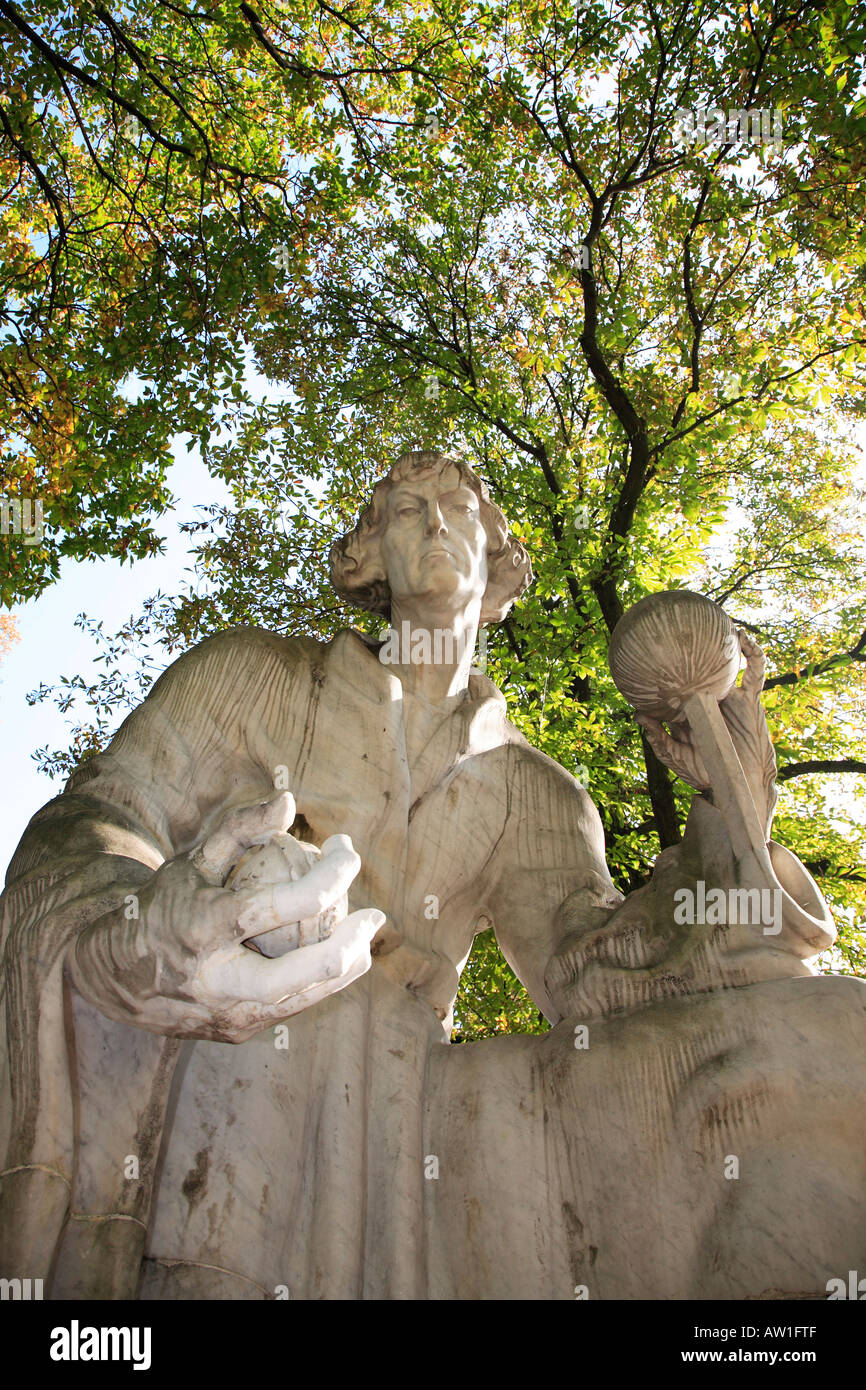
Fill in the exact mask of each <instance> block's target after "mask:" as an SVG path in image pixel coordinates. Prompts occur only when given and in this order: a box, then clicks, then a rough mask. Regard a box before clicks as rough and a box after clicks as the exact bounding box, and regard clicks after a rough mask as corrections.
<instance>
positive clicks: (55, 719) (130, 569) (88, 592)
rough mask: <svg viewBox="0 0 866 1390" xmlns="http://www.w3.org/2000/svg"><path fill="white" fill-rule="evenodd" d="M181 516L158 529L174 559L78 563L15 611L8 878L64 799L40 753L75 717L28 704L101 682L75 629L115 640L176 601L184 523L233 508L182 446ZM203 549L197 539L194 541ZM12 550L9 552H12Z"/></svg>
mask: <svg viewBox="0 0 866 1390" xmlns="http://www.w3.org/2000/svg"><path fill="white" fill-rule="evenodd" d="M168 484H169V487H170V488H171V491H172V492H173V494H174V495H175V497H176V498H177V499H178V503H177V508H176V509H175V510H174V511H173V512H167V513H166V514H165V516H163V517H162V518H160V519H159V521H158V522H156V523H155V529H156V530H157V531H158V532H159V533H160V534H161V535H162V536H163V537H164V538H165V541H166V546H165V554H164V555H162V556H155V557H153V558H151V559H147V560H139V561H137V562H135V563H134V564H132V565H129V564H127V565H121V564H120V561H119V560H96V561H92V562H84V563H81V562H78V563H76V562H75V561H73V560H64V561H63V563H62V565H61V570H60V578H59V580H58V581H57V582H56V583H54V584H52V585H51V586H50V587H49V588H48V589H47V590H46V591H45V593H44V594H42V596H41V597H40V598H38V599H35V600H33V601H32V602H30V603H27V604H23V605H21V606H19V607H18V608H16V609H14V610H13V613H14V617H15V620H16V622H17V625H18V631H19V633H20V635H21V641H20V642H16V643H15V644H14V646H13V647H12V648H11V650H10V651H9V652H8V653H7V654H6V655H5V656H4V658H3V660H2V663H0V739H2V747H3V772H4V776H3V795H2V798H0V874H2V876H3V877H4V878H5V874H6V866H7V865H8V863H9V860H10V859H11V857H12V855H13V853H14V851H15V848H16V846H17V844H18V841H19V840H20V838H21V836H22V834H23V833H24V830H25V827H26V825H27V822H28V820H29V819H30V817H31V816H32V815H33V814H34V812H35V811H38V810H39V807H40V806H43V805H44V804H45V802H46V801H50V800H51V798H52V797H54V796H58V795H59V794H60V792H62V790H63V786H64V782H65V777H63V776H61V777H57V778H54V779H52V778H50V777H47V776H46V775H44V774H42V773H40V772H39V771H38V770H37V767H36V763H35V762H34V761H33V756H32V755H33V752H34V750H35V749H36V748H43V747H45V746H46V745H48V746H49V747H50V748H52V749H54V748H67V747H68V746H69V743H70V722H69V721H70V720H71V718H72V712H71V711H70V714H69V715H63V714H61V713H60V711H59V710H58V709H57V706H56V705H55V704H54V703H53V701H52V700H48V701H43V702H42V703H40V704H37V705H33V706H30V705H28V704H27V700H26V695H27V692H28V691H30V690H34V689H35V688H36V687H37V686H38V685H39V684H40V682H43V681H44V682H45V684H46V685H53V684H55V683H56V682H57V681H58V680H59V678H60V677H61V676H74V675H78V674H81V675H83V676H84V678H85V679H86V680H92V679H95V677H96V675H97V674H98V671H99V669H100V668H97V667H96V666H95V665H94V663H93V657H94V656H95V655H96V648H95V645H94V643H93V641H92V640H91V638H90V637H88V636H87V634H86V633H83V632H80V631H79V629H78V628H76V627H75V626H74V621H75V617H76V615H77V614H78V613H81V612H84V613H87V615H88V616H89V617H91V618H95V619H100V618H101V619H103V620H104V622H105V630H106V632H108V633H110V634H113V633H114V632H115V631H117V629H118V628H119V627H121V626H122V624H123V623H124V622H125V621H126V619H127V618H128V617H130V616H131V615H135V616H138V614H139V612H140V610H141V606H142V604H143V602H144V600H145V599H147V598H150V597H151V595H153V594H155V593H156V592H157V591H158V590H160V589H161V590H162V591H163V592H164V593H167V594H173V593H176V592H177V591H178V589H179V587H180V585H181V583H182V580H183V571H184V569H185V568H186V567H187V566H188V565H189V563H190V558H189V554H188V546H189V544H190V538H189V537H187V536H183V535H181V534H180V533H179V530H178V526H179V523H180V522H182V521H191V520H193V519H194V518H195V516H196V512H195V507H196V506H197V505H205V504H208V503H214V502H222V501H228V491H227V489H226V488H225V486H224V485H223V484H222V483H220V482H218V481H216V480H215V479H213V478H211V477H210V476H209V474H208V472H207V470H206V469H205V467H204V466H203V464H202V462H201V459H200V457H199V454H198V451H197V450H193V452H192V453H190V454H187V451H186V445H185V444H183V443H178V444H177V446H176V448H175V463H174V465H173V467H172V468H171V471H170V473H169V477H168ZM193 542H194V538H193ZM7 543H8V542H7Z"/></svg>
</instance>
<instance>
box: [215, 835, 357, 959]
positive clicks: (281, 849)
mask: <svg viewBox="0 0 866 1390" xmlns="http://www.w3.org/2000/svg"><path fill="white" fill-rule="evenodd" d="M321 857H322V852H321V850H320V849H317V848H316V846H315V845H309V844H306V843H305V841H303V840H296V839H295V837H294V836H293V835H288V834H282V835H273V836H272V837H271V838H270V839H269V840H268V842H267V844H264V845H253V846H252V847H251V848H250V849H248V850H245V851H244V853H243V854H242V855H241V857H240V859H239V860H238V862H237V864H235V866H234V868H233V869H232V871H231V873H230V874H229V876H228V878H227V879H226V884H225V886H226V887H227V888H234V889H239V888H257V887H260V886H261V885H262V884H269V883H286V882H290V883H297V881H298V879H300V878H303V877H304V875H305V874H307V873H309V871H310V869H312V868H313V866H314V865H315V864H317V863H318V862H319V860H320V859H321ZM348 910H349V900H348V896H347V895H346V894H345V893H344V894H343V897H342V898H340V899H338V900H337V902H336V903H335V904H334V906H333V907H329V908H327V909H326V910H325V911H324V912H320V913H319V915H318V916H317V917H308V918H306V920H304V921H303V922H291V923H288V924H287V925H285V926H282V927H274V929H273V930H272V931H269V932H262V933H260V935H258V936H251V937H248V938H247V940H246V941H245V942H244V945H245V946H249V947H251V948H252V949H253V950H255V951H259V952H260V954H261V955H263V956H270V957H271V958H273V957H275V956H283V955H285V954H286V952H287V951H294V950H295V949H296V948H297V947H298V946H312V945H314V944H315V943H316V942H317V941H324V940H325V939H326V937H329V936H330V935H331V933H332V932H333V930H334V928H335V926H336V925H337V923H338V922H340V921H342V919H343V918H344V917H345V916H346V913H347V912H348Z"/></svg>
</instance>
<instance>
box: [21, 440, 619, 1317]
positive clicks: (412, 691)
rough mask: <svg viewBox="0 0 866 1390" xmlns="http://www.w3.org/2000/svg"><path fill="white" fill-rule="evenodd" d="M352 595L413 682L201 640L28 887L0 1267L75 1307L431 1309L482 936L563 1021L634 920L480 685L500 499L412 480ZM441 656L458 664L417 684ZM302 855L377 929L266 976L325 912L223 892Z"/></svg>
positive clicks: (455, 469) (357, 547)
mask: <svg viewBox="0 0 866 1390" xmlns="http://www.w3.org/2000/svg"><path fill="white" fill-rule="evenodd" d="M332 564H333V578H334V583H335V586H336V588H337V590H338V592H340V593H341V594H342V595H344V596H346V597H349V598H351V599H354V600H355V601H356V602H359V603H360V604H362V605H363V606H365V607H372V608H373V609H375V610H376V611H378V612H382V613H389V614H390V618H391V623H392V627H393V628H394V629H395V630H396V631H397V632H399V633H400V634H401V636H403V637H405V636H406V635H407V630H406V627H405V624H407V623H408V625H409V631H408V636H409V647H408V652H409V654H410V658H409V660H408V662H402V661H398V662H397V663H395V664H393V665H388V664H383V663H382V662H381V661H380V660H379V658H378V655H377V650H376V647H375V646H374V645H370V644H368V643H366V642H365V641H364V640H362V639H361V638H360V637H359V636H358V635H357V634H356V633H353V632H349V631H344V632H341V633H340V634H339V635H338V636H337V637H336V638H335V639H334V641H333V642H331V643H328V644H321V643H318V642H315V641H312V640H310V639H307V638H299V639H287V638H281V637H276V636H273V635H271V634H268V633H265V632H262V631H260V630H257V629H244V628H241V629H234V630H232V631H229V632H226V633H223V634H220V635H219V636H217V637H214V638H211V639H210V640H208V641H206V642H204V643H202V644H201V645H200V646H198V647H196V648H195V649H193V650H192V651H190V652H188V653H187V654H186V655H185V656H183V657H182V658H181V659H180V660H179V661H177V662H176V663H175V664H174V665H173V666H172V667H170V668H169V670H168V671H167V672H166V673H165V674H164V675H163V676H162V678H161V679H160V680H159V681H158V682H157V684H156V686H155V687H154V689H153V691H152V692H151V694H150V695H149V696H148V698H147V699H146V700H145V702H144V704H143V705H142V706H141V707H140V708H139V709H138V710H136V711H135V712H134V713H133V715H132V716H131V717H130V718H128V719H127V720H126V722H125V723H124V725H123V727H122V728H121V730H120V731H119V732H118V734H117V735H116V737H115V738H114V740H113V742H112V743H111V745H110V747H109V749H108V750H107V751H106V753H104V754H103V755H101V756H99V757H97V758H94V759H92V760H90V761H89V762H87V763H86V764H85V765H83V766H82V767H81V768H80V769H79V770H78V771H77V772H76V773H75V775H74V776H73V777H72V778H71V779H70V782H69V784H68V786H67V788H66V791H65V792H64V794H63V795H62V796H60V797H58V798H57V799H56V800H55V801H53V802H52V803H50V804H49V805H48V806H47V807H45V808H44V809H43V810H42V811H41V812H40V813H39V814H38V815H37V816H36V817H34V820H33V822H32V823H31V825H30V827H29V829H28V831H27V834H26V835H25V837H24V840H23V841H22V844H21V846H20V847H19V849H18V851H17V853H16V855H15V857H14V859H13V862H12V865H11V868H10V873H9V879H8V887H7V892H6V897H5V921H6V924H7V925H6V928H5V957H4V960H5V972H6V991H5V1004H6V1010H7V1018H8V1027H9V1030H10V1036H11V1037H12V1038H13V1039H15V1040H16V1041H15V1043H14V1046H13V1047H12V1049H11V1051H10V1054H9V1079H8V1082H7V1085H8V1086H9V1087H10V1091H9V1101H10V1104H9V1105H8V1106H5V1107H4V1111H5V1113H6V1115H7V1116H9V1118H10V1120H11V1124H10V1133H9V1134H8V1135H7V1141H8V1157H7V1160H6V1162H5V1164H4V1165H3V1166H4V1176H3V1191H2V1214H3V1217H4V1218H6V1241H7V1246H8V1247H9V1248H11V1250H12V1252H13V1253H12V1255H11V1256H7V1263H9V1264H10V1267H11V1266H12V1265H14V1266H15V1267H16V1269H17V1268H18V1266H21V1267H22V1268H24V1267H25V1266H26V1269H27V1270H28V1271H31V1272H32V1274H33V1276H34V1277H40V1276H42V1277H45V1278H47V1277H48V1275H49V1271H50V1270H51V1269H52V1268H55V1269H56V1273H55V1275H54V1293H55V1296H61V1295H66V1296H92V1297H100V1296H109V1295H111V1294H112V1293H114V1294H120V1295H121V1296H127V1297H129V1296H134V1295H135V1293H136V1291H137V1290H138V1289H139V1286H140V1285H141V1284H142V1283H143V1294H144V1296H157V1297H159V1296H184V1294H191V1295H192V1296H218V1297H219V1296H227V1297H238V1296H244V1293H245V1291H246V1292H247V1293H248V1294H249V1295H250V1296H253V1297H262V1296H271V1297H272V1296H273V1290H274V1289H275V1288H276V1287H280V1286H283V1287H286V1288H288V1290H289V1291H290V1293H291V1296H293V1297H301V1296H305V1295H310V1296H332V1297H341V1296H348V1297H357V1296H361V1295H371V1296H392V1295H394V1296H401V1295H402V1296H413V1295H417V1294H419V1293H420V1292H421V1291H422V1284H423V1262H422V1260H421V1258H420V1254H419V1251H420V1243H419V1242H417V1241H413V1239H412V1238H411V1236H410V1235H409V1234H408V1233H411V1232H413V1231H415V1230H417V1229H418V1214H419V1203H420V1202H421V1201H422V1198H423V1188H424V1181H425V1179H424V1158H425V1154H424V1152H423V1149H422V1146H421V1132H420V1128H419V1107H420V1104H421V1096H422V1089H423V1077H424V1071H425V1067H426V1059H427V1053H428V1050H429V1047H430V1045H431V1042H432V1041H434V1040H435V1041H437V1042H439V1043H442V1042H445V1041H446V1040H447V1037H448V1030H449V1027H450V1016H451V1009H452V1005H453V1002H454V997H455V994H456V990H457V984H458V980H459V975H460V970H461V968H462V966H463V964H464V963H465V961H466V958H467V956H468V954H469V950H470V948H471V945H472V940H473V936H474V935H475V933H476V932H477V931H478V930H481V929H483V928H485V927H487V926H488V925H489V924H490V923H493V924H494V925H495V926H496V929H497V933H498V937H499V941H500V944H501V946H502V949H503V951H504V952H505V954H506V956H507V958H508V959H509V961H510V962H511V963H512V965H513V966H514V968H515V970H516V971H517V972H518V974H519V975H520V976H521V978H522V979H523V980H524V981H525V983H526V984H527V987H528V988H529V990H530V992H531V993H532V996H533V998H534V999H535V1000H536V1002H537V1003H538V1005H539V1007H540V1008H542V1009H544V1010H545V1012H546V1013H547V1014H548V1015H549V1016H550V1017H552V1018H553V1019H556V1018H557V1017H558V1011H557V1006H556V1003H555V1001H554V1000H552V999H551V998H550V997H549V995H548V992H547V990H546V988H545V986H544V972H545V967H546V965H547V962H548V960H549V959H550V957H551V956H552V954H553V951H554V948H555V946H556V944H557V933H556V928H555V925H554V919H555V916H556V912H557V909H558V908H559V907H560V905H561V903H562V902H563V901H564V900H565V899H566V898H568V897H571V900H572V902H573V903H575V902H576V901H577V899H578V898H579V899H580V900H581V901H582V902H583V903H584V904H585V911H586V914H588V919H589V920H590V921H591V920H592V919H593V918H592V915H593V914H601V915H602V916H603V915H604V914H605V913H606V912H607V911H608V910H609V909H610V908H611V907H612V906H614V905H615V903H616V902H617V901H618V895H617V894H616V893H615V891H614V889H613V887H612V884H611V881H610V878H609V875H608V872H607V869H606V866H605V862H604V853H603V838H602V831H601V826H600V822H599V819H598V815H597V813H596V811H595V809H594V807H593V805H592V803H591V801H590V799H589V797H588V795H587V794H586V792H585V791H583V790H582V789H581V788H580V787H579V786H578V785H577V783H576V782H575V780H574V779H573V777H571V776H570V775H569V774H568V773H567V772H565V771H564V770H563V769H562V768H560V767H558V766H557V765H556V764H554V763H553V762H551V761H550V759H548V758H546V757H544V756H543V755H542V754H540V753H538V752H536V751H535V750H533V749H531V748H529V747H528V746H527V744H526V743H525V741H524V739H523V738H522V737H521V736H520V735H519V734H518V733H517V732H516V731H515V730H514V729H513V728H512V727H511V726H510V725H509V723H508V720H507V718H506V713H505V703H504V701H503V699H502V696H501V695H500V694H499V692H498V691H497V690H496V689H495V687H494V686H493V685H492V684H491V683H490V682H489V681H488V680H487V679H486V678H485V677H483V676H482V675H480V674H477V673H475V674H470V666H471V662H472V657H473V651H474V646H475V637H476V633H477V630H478V627H479V624H480V623H482V622H489V621H496V620H499V619H501V618H502V617H503V616H504V615H505V613H506V612H507V610H508V608H509V607H510V605H511V603H512V602H513V601H514V599H515V598H517V597H518V595H519V594H520V593H521V592H522V591H523V589H524V588H525V587H526V585H527V583H528V582H529V579H530V566H529V561H528V559H527V556H526V554H525V552H524V550H523V548H522V547H521V546H520V545H519V543H518V542H517V541H516V540H515V539H514V538H513V537H511V536H510V535H509V534H508V529H507V525H506V523H505V519H504V517H503V516H502V514H501V512H500V511H499V510H498V508H496V507H495V506H494V505H493V504H492V503H491V502H490V500H489V498H488V495H487V492H486V489H485V488H484V486H483V484H482V483H481V482H480V480H479V479H478V478H476V476H475V475H474V474H473V473H472V472H471V471H470V470H469V469H468V468H467V467H466V466H465V465H464V464H462V463H457V462H453V461H451V460H448V459H446V458H444V457H442V456H439V455H435V454H425V453H417V454H409V455H407V456H405V457H404V458H402V459H400V460H399V462H398V463H397V464H396V465H395V467H394V468H393V469H392V470H391V473H390V474H389V476H388V478H387V479H386V480H385V481H384V482H382V483H380V484H379V485H378V486H377V487H376V489H375V492H374V495H373V500H372V503H371V505H370V506H369V507H368V508H367V509H366V511H365V513H364V514H363V516H362V518H361V520H360V522H359V524H358V526H357V527H356V529H355V531H354V532H353V533H351V535H349V536H348V537H346V538H345V539H344V540H343V541H342V542H340V543H338V544H337V545H336V546H335V547H334V551H333V556H332ZM436 630H439V631H440V632H449V633H453V634H454V637H455V639H456V640H455V641H454V642H453V643H452V644H451V650H450V651H449V650H447V649H446V650H444V651H443V653H442V656H443V659H442V660H441V661H440V662H436V663H434V662H433V661H428V662H421V663H416V662H413V661H412V660H411V651H412V642H413V641H416V642H417V638H418V634H420V633H427V634H428V635H429V639H430V641H431V642H432V641H433V640H434V638H435V636H436ZM422 640H423V639H422ZM441 645H442V644H441V642H440V646H441ZM397 655H398V656H404V657H405V656H406V655H407V651H406V650H404V651H402V652H398V653H397ZM281 776H282V779H283V780H282V781H281V780H280V778H281ZM275 785H276V787H287V789H288V791H289V792H290V793H291V796H290V797H287V796H286V795H285V794H283V795H281V794H280V793H279V792H278V791H277V792H275ZM295 815H297V820H295V819H294V818H295ZM293 821H294V823H295V829H296V831H301V832H302V833H301V838H302V839H304V840H305V841H307V842H311V843H313V844H315V845H317V846H320V847H321V848H322V850H323V857H322V860H321V862H320V864H319V866H318V867H317V869H316V873H317V874H318V875H319V876H320V878H321V877H322V876H323V875H324V877H323V878H322V881H323V882H324V883H325V887H324V889H323V890H322V892H321V893H320V896H319V899H318V900H317V902H316V904H315V906H316V907H320V908H321V907H324V906H326V905H327V904H328V903H331V902H333V901H335V900H336V899H337V898H338V897H339V896H340V895H341V894H343V893H344V892H345V891H346V890H347V889H348V891H349V897H350V906H351V907H352V908H353V909H354V910H353V911H352V912H351V913H350V914H349V916H348V917H347V918H346V919H345V920H344V921H343V922H342V923H341V924H340V926H338V928H337V929H336V930H335V931H334V933H333V935H332V936H330V937H329V938H327V939H326V940H324V941H322V942H321V943H319V944H312V945H307V946H303V947H300V948H299V949H298V950H296V951H294V952H288V953H287V954H285V955H282V956H279V957H278V958H276V959H269V958H267V957H266V956H263V955H261V954H258V953H256V952H254V951H251V950H249V949H247V948H246V947H245V946H244V945H243V941H244V940H245V939H247V938H249V937H251V936H255V935H256V934H257V933H262V932H263V931H265V930H266V929H267V928H270V927H273V926H275V925H276V924H277V923H278V922H281V923H291V922H294V921H297V920H298V919H299V918H302V917H305V916H309V914H310V911H311V905H310V903H309V902H305V903H302V902H301V901H300V899H299V895H301V894H303V893H304V892H307V891H308V890H307V888H306V881H302V882H300V883H291V882H285V883H283V884H279V885H274V886H261V885H260V886H258V887H256V888H251V889H242V890H240V891H237V892H236V891H233V889H232V888H230V887H224V886H223V884H224V881H225V878H226V876H227V874H228V871H229V870H230V868H231V867H232V865H233V863H234V862H235V861H236V860H237V859H238V858H239V857H240V856H241V854H242V853H243V851H244V850H245V849H246V848H247V847H248V846H249V845H251V844H254V843H256V842H257V841H261V840H264V839H266V838H267V836H268V834H269V833H273V832H281V831H286V830H288V829H290V827H291V825H292V823H293ZM347 836H351V842H350V841H349V840H348V839H347ZM353 847H354V848H353ZM355 851H356V852H357V853H355ZM355 875H356V876H355ZM350 884H351V886H350ZM371 905H372V908H373V910H368V909H370V907H371ZM383 914H384V917H383ZM374 932H377V933H378V934H377V935H376V939H375V941H374V944H373V968H372V969H369V964H370V948H369V942H370V938H371V936H372V935H373V933H374ZM314 1004H315V1005H316V1007H315V1008H313V1007H311V1006H312V1005H314ZM276 1024H286V1027H284V1028H283V1029H282V1030H278V1033H277V1035H275V1031H274V1027H273V1025H276ZM181 1039H186V1040H188V1041H186V1042H183V1043H182V1042H181V1041H180V1040H181ZM226 1043H243V1044H244V1046H243V1047H239V1048H231V1047H226V1046H225V1045H224V1044H226ZM279 1044H283V1045H282V1046H280V1045H279ZM76 1113H77V1119H76ZM166 1116H168V1118H166ZM130 1173H132V1174H135V1176H132V1177H131V1176H129V1174H130ZM157 1177H158V1182H157ZM142 1261H143V1264H142Z"/></svg>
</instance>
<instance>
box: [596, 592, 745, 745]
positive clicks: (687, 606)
mask: <svg viewBox="0 0 866 1390" xmlns="http://www.w3.org/2000/svg"><path fill="white" fill-rule="evenodd" d="M730 638H733V639H734V640H733V641H730V640H729V639H730ZM608 660H609V663H610V670H611V674H612V676H613V679H614V682H615V683H616V686H617V689H618V690H619V691H620V692H621V693H622V694H623V695H624V696H625V698H626V699H627V700H628V702H629V704H630V705H633V706H634V708H635V709H636V710H637V711H638V713H640V714H644V715H648V716H649V717H650V718H653V719H667V720H678V719H682V717H683V714H682V702H683V699H684V698H685V697H686V696H687V695H695V694H709V695H714V696H715V697H716V699H718V700H721V699H723V698H724V697H725V696H726V695H727V694H728V693H729V691H730V690H731V688H732V686H733V685H734V683H735V681H736V679H737V673H738V672H739V669H740V646H739V642H738V641H737V639H736V629H735V627H734V624H733V623H732V622H731V619H730V618H729V617H728V615H727V613H725V611H724V609H722V608H719V606H718V604H715V603H713V602H712V601H711V600H710V599H708V598H704V596H703V595H702V594H695V593H692V592H691V591H690V590H688V589H674V590H670V591H668V592H666V593H659V594H650V595H649V596H648V597H647V598H643V599H641V600H640V602H639V603H636V604H635V605H634V607H633V608H630V609H629V611H628V612H627V613H626V614H625V615H624V617H622V618H621V619H620V620H619V622H618V623H617V625H616V627H615V628H614V630H613V634H612V636H611V639H610V651H609V655H608Z"/></svg>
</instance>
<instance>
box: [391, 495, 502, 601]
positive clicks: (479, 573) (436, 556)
mask: <svg viewBox="0 0 866 1390" xmlns="http://www.w3.org/2000/svg"><path fill="white" fill-rule="evenodd" d="M382 557H383V560H384V562H385V571H386V574H387V576H388V584H389V585H390V588H391V596H392V599H394V600H397V601H399V600H401V599H419V598H425V597H429V598H430V600H431V601H439V602H441V601H442V600H449V599H450V600H451V601H452V602H453V603H454V604H455V605H456V606H458V607H465V606H466V604H468V603H470V602H471V601H472V600H473V599H475V598H480V597H481V596H482V594H483V593H484V590H485V588H486V586H487V533H486V532H485V530H484V525H483V523H482V520H481V503H480V500H479V498H478V495H477V494H476V493H475V492H474V491H473V490H472V488H471V487H468V486H467V485H466V483H464V482H463V481H462V479H461V477H460V474H459V473H458V472H457V471H456V469H454V468H446V469H444V470H443V471H442V472H431V473H429V474H426V475H422V476H420V477H417V478H409V479H406V481H405V482H399V483H395V484H394V486H393V488H392V489H391V492H390V493H389V496H388V520H387V523H386V526H385V530H384V532H383V534H382Z"/></svg>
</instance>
